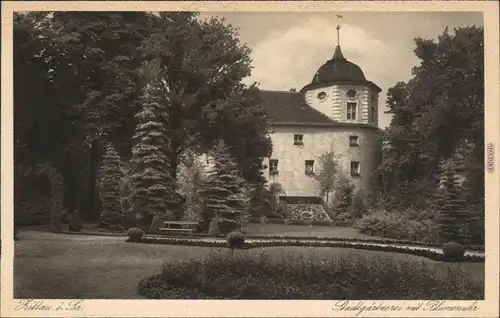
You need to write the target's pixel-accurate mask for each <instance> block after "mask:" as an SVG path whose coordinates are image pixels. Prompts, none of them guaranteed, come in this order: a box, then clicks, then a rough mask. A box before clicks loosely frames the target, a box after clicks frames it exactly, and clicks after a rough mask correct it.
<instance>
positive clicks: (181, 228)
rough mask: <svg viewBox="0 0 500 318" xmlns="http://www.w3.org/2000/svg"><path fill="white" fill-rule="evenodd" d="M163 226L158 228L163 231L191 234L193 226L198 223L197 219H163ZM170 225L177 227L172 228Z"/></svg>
mask: <svg viewBox="0 0 500 318" xmlns="http://www.w3.org/2000/svg"><path fill="white" fill-rule="evenodd" d="M163 225H164V227H161V228H159V229H158V230H159V231H161V232H164V233H179V234H187V235H191V234H193V231H194V228H195V227H196V226H197V225H198V222H197V221H163ZM172 225H177V226H178V227H175V228H173V227H172Z"/></svg>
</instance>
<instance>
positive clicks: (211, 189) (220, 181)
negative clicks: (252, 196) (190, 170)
mask: <svg viewBox="0 0 500 318" xmlns="http://www.w3.org/2000/svg"><path fill="white" fill-rule="evenodd" d="M212 156H213V159H214V162H213V167H212V169H211V171H210V172H209V177H208V182H207V185H206V188H205V190H204V191H203V203H204V209H203V213H202V222H201V228H202V230H205V231H206V230H208V227H209V224H210V221H211V219H213V218H217V219H218V221H219V223H225V225H224V226H223V228H221V231H222V232H226V229H234V228H237V227H238V226H239V224H238V221H239V218H240V217H241V215H242V214H244V213H245V211H244V207H245V199H244V198H243V183H244V180H243V178H242V177H241V175H240V171H239V170H238V168H237V164H236V162H235V160H234V158H233V157H231V155H229V153H228V149H227V148H226V146H225V144H224V142H223V141H219V142H218V143H217V144H216V146H215V147H214V149H213V153H212Z"/></svg>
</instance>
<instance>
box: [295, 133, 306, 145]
mask: <svg viewBox="0 0 500 318" xmlns="http://www.w3.org/2000/svg"><path fill="white" fill-rule="evenodd" d="M303 139H304V135H302V134H295V135H293V144H294V145H295V146H302V145H303V142H302V141H303Z"/></svg>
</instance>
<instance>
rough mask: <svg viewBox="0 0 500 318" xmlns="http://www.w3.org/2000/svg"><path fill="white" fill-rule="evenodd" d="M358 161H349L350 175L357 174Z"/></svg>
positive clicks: (358, 171) (358, 170)
mask: <svg viewBox="0 0 500 318" xmlns="http://www.w3.org/2000/svg"><path fill="white" fill-rule="evenodd" d="M359 166H360V165H359V161H351V176H359V174H360V169H359Z"/></svg>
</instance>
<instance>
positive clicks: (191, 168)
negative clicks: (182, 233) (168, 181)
mask: <svg viewBox="0 0 500 318" xmlns="http://www.w3.org/2000/svg"><path fill="white" fill-rule="evenodd" d="M181 167H182V169H179V173H178V178H177V183H178V187H179V192H180V193H181V194H182V195H183V196H184V198H186V203H185V210H184V214H183V220H186V221H196V220H199V219H200V218H201V214H202V210H203V197H202V194H201V191H202V189H203V188H204V185H205V182H206V176H205V169H204V167H203V166H202V164H201V161H200V159H199V158H197V157H196V155H195V154H190V155H186V156H184V160H183V164H182V165H181Z"/></svg>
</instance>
